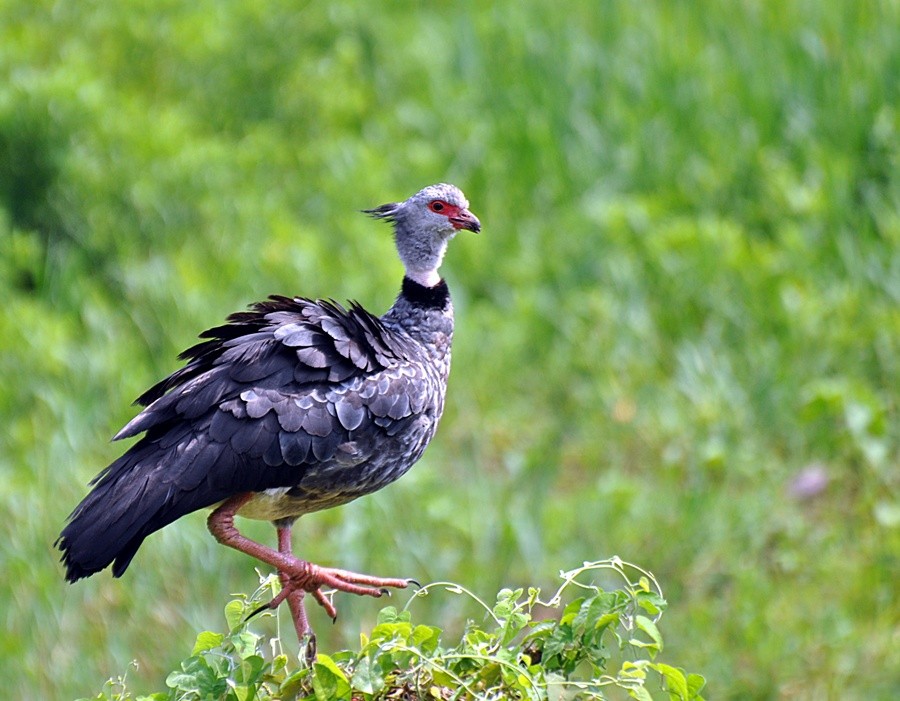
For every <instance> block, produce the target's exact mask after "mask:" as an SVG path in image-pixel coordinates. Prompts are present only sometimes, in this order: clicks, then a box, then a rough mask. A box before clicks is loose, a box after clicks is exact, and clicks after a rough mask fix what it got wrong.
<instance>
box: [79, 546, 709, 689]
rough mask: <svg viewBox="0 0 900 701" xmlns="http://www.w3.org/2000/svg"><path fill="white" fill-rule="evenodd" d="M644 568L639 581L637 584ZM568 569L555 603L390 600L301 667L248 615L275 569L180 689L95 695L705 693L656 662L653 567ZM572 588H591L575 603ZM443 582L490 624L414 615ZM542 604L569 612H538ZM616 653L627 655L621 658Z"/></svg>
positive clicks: (516, 597)
mask: <svg viewBox="0 0 900 701" xmlns="http://www.w3.org/2000/svg"><path fill="white" fill-rule="evenodd" d="M604 572H607V573H609V572H611V573H614V574H615V575H617V577H618V578H619V579H620V581H621V584H620V586H621V588H619V589H613V590H610V591H605V590H604V589H603V588H601V587H600V586H598V585H597V584H595V583H593V582H587V583H586V582H584V580H585V578H586V575H590V576H591V577H592V578H594V579H596V578H597V576H598V575H600V576H602V575H603V574H604ZM635 572H637V573H638V575H639V576H638V579H637V581H631V578H632V577H633V576H634V573H635ZM561 576H562V578H563V584H562V585H561V586H560V587H559V589H557V591H556V592H555V594H554V595H553V596H552V597H551V598H550V599H549V600H548V601H542V600H541V598H540V594H541V591H540V589H537V588H529V589H528V591H527V593H526V592H525V590H524V589H516V590H511V589H503V590H501V591H500V592H499V593H498V594H497V602H496V604H494V605H493V606H488V605H487V604H485V603H484V602H483V601H481V600H480V599H479V598H478V597H477V596H475V595H474V594H472V593H471V592H469V591H468V590H466V589H465V588H463V587H461V586H459V585H457V584H452V583H447V582H442V583H436V584H430V585H428V586H426V587H423V588H422V589H420V590H419V591H418V592H417V593H416V594H415V595H413V597H412V598H411V599H410V600H409V602H408V603H407V605H406V606H405V607H404V609H403V610H402V611H398V610H397V609H396V608H395V607H393V606H388V607H386V608H383V609H382V610H381V612H380V613H379V614H378V620H377V622H376V624H375V626H374V628H373V629H372V631H371V633H370V634H369V635H362V636H361V641H360V649H359V650H343V651H341V652H338V653H335V654H332V655H326V654H323V653H321V652H320V653H319V654H318V656H317V657H316V658H315V660H313V661H311V662H308V663H305V662H301V664H300V665H299V666H298V665H294V664H292V663H291V662H290V661H289V658H288V656H287V655H285V654H284V653H283V652H281V651H280V650H281V642H280V640H279V639H278V638H272V639H266V638H265V637H264V636H261V635H258V634H256V633H253V632H251V631H250V629H249V627H248V626H247V623H246V618H247V616H248V615H250V614H251V613H252V612H253V611H254V610H256V609H257V608H258V607H259V606H260V605H261V604H264V603H265V602H267V601H268V600H269V599H271V597H272V595H273V586H272V585H273V583H274V582H275V577H274V576H270V577H268V578H265V579H263V581H262V586H260V588H259V589H258V590H257V591H256V592H255V594H254V595H253V596H251V597H240V598H238V599H234V600H232V601H231V602H230V603H229V604H228V606H227V607H226V612H225V615H226V618H227V619H228V620H229V622H231V621H234V620H237V623H236V625H233V626H231V628H230V632H229V633H228V634H227V635H223V634H221V633H212V632H209V631H204V632H202V633H200V634H199V635H198V636H197V642H196V644H195V645H194V649H193V650H192V651H191V656H190V657H189V658H187V659H186V660H184V661H182V662H181V665H180V669H179V670H177V671H174V672H172V673H171V674H169V675H168V677H167V678H166V686H167V687H168V691H166V692H160V693H155V694H150V695H149V696H135V695H133V694H132V693H131V692H130V691H128V689H127V688H126V683H125V679H124V678H123V677H120V678H118V679H115V680H110V681H109V682H107V684H106V685H105V687H104V689H103V691H102V692H101V693H100V694H99V695H97V696H96V697H94V701H129V700H130V701H192V700H194V699H196V700H197V701H203V700H208V701H212V700H218V699H220V700H221V701H250V700H251V699H253V700H256V701H266V700H268V699H305V700H308V701H332V700H334V701H339V700H343V701H375V700H376V699H395V698H402V699H423V700H424V699H437V700H438V701H440V700H441V699H473V700H475V699H485V700H486V699H528V700H532V701H542V700H550V699H553V700H557V699H564V698H565V699H571V700H572V701H575V700H576V699H581V700H584V701H586V700H587V699H606V698H609V696H608V695H609V694H610V693H611V692H612V691H614V690H616V689H618V690H621V691H624V692H626V693H627V694H628V695H629V696H631V697H632V698H635V699H639V700H640V701H650V700H652V699H653V698H654V694H652V693H651V689H653V688H658V691H657V692H656V696H655V698H665V697H667V698H668V699H670V701H691V700H697V701H702V698H703V697H702V696H700V691H701V690H702V689H703V686H704V685H705V683H706V680H705V679H704V678H703V677H702V676H700V675H698V674H688V673H685V671H684V670H682V669H679V668H677V667H673V666H672V665H669V664H664V663H662V662H657V661H656V658H657V654H658V653H660V652H661V651H662V647H663V641H662V636H661V635H660V632H659V629H658V628H657V625H656V623H657V622H658V621H659V619H660V618H661V617H662V614H663V611H664V610H665V608H666V601H665V600H664V599H663V598H662V592H661V591H660V589H659V585H658V584H657V582H656V580H655V579H654V578H653V577H652V575H650V574H649V573H647V572H644V571H643V570H640V569H639V568H637V567H635V566H634V565H631V564H628V563H625V562H622V561H621V560H619V559H618V558H613V559H611V560H605V561H602V562H589V563H588V562H586V563H584V565H583V566H582V567H579V568H577V569H575V570H571V571H569V572H562V573H561ZM569 589H581V590H582V591H583V592H584V594H583V595H582V596H578V597H577V598H574V599H572V600H571V601H569V602H568V603H566V604H565V605H563V602H564V599H566V598H568V597H569V591H568V590H569ZM435 590H437V591H440V592H443V593H446V592H450V593H453V594H460V595H464V596H467V597H469V599H470V600H471V601H473V602H475V603H476V604H477V605H478V606H479V607H480V608H481V609H482V614H483V616H481V618H482V619H483V623H479V622H477V621H476V620H474V619H470V620H468V621H467V623H466V627H465V630H464V632H463V634H462V636H461V638H460V640H459V642H458V643H456V644H455V645H453V646H451V647H448V646H446V645H445V644H444V641H443V639H442V635H443V631H442V630H441V629H440V628H437V627H434V626H428V625H423V624H416V625H413V623H412V613H411V611H410V610H409V609H410V608H411V607H414V606H415V604H416V602H417V601H418V600H419V599H421V598H422V597H425V596H429V595H433V592H435ZM538 608H539V609H540V611H541V612H542V613H543V614H544V615H546V614H547V613H549V612H550V611H554V612H556V613H557V616H556V617H553V618H544V619H541V620H536V619H535V616H534V613H535V610H536V609H538ZM639 612H643V613H647V614H650V616H652V618H650V617H648V616H645V615H643V613H639ZM264 615H271V614H268V613H267V614H264ZM236 617H237V618H236ZM644 653H646V656H643V655H644ZM614 656H617V657H619V658H621V660H616V663H615V666H612V658H613V657H614ZM653 682H656V683H653ZM83 701H87V700H83Z"/></svg>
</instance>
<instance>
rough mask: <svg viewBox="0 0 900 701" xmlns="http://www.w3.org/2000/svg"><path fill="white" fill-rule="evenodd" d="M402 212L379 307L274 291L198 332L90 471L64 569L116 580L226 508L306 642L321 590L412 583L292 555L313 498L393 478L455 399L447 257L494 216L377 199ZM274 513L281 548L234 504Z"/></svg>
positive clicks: (222, 532)
mask: <svg viewBox="0 0 900 701" xmlns="http://www.w3.org/2000/svg"><path fill="white" fill-rule="evenodd" d="M366 212H367V213H368V214H371V215H372V216H373V217H376V218H378V219H384V220H386V221H389V222H391V223H392V224H393V227H394V234H395V241H396V245H397V251H398V252H399V254H400V259H401V261H402V262H403V266H404V268H405V272H406V274H405V276H404V278H403V285H402V287H401V290H400V295H399V296H398V297H397V301H396V302H395V303H394V305H393V306H392V307H391V308H390V309H389V310H388V311H387V313H386V314H384V315H383V316H381V317H377V316H374V315H372V314H370V313H369V312H367V311H366V310H365V309H363V308H362V307H360V306H359V305H358V304H356V303H351V304H350V305H349V308H346V309H345V308H344V307H342V306H340V305H339V304H336V303H334V302H330V301H322V300H319V301H312V300H309V299H304V298H302V297H295V298H293V299H290V298H287V297H278V296H272V297H270V298H269V299H268V300H267V301H265V302H259V303H257V304H255V305H253V306H252V307H251V308H250V311H246V312H240V313H237V314H232V315H231V316H230V317H229V318H228V323H227V324H225V325H224V326H219V327H217V328H214V329H210V330H209V331H206V332H204V333H203V334H201V338H205V339H209V340H206V341H203V342H201V343H199V344H197V345H195V346H193V347H192V348H189V349H188V350H186V351H185V352H184V353H183V354H182V355H181V358H182V359H185V360H187V361H188V363H187V364H186V365H185V366H184V367H183V368H181V369H180V370H177V371H176V372H174V373H173V374H172V375H170V376H169V377H167V378H166V379H164V380H163V381H162V382H160V383H159V384H157V385H155V386H154V387H152V388H151V389H150V390H148V391H147V392H145V393H144V394H143V395H142V396H141V397H139V398H138V400H137V402H138V403H140V404H142V405H144V406H145V407H146V408H145V409H144V410H143V411H141V413H140V414H138V415H137V416H136V417H135V418H134V419H132V421H131V422H130V423H128V425H127V426H125V427H124V428H123V429H122V430H121V431H119V433H118V434H117V435H116V436H115V439H120V438H129V437H132V436H137V435H139V434H141V433H143V434H144V435H143V437H142V438H141V439H140V440H139V441H138V442H137V443H135V444H134V445H133V446H132V447H131V448H130V449H129V450H128V451H127V452H126V453H125V454H124V455H123V456H122V457H120V458H119V459H118V460H116V461H115V462H113V463H112V464H111V465H110V466H109V467H107V468H106V469H105V470H103V472H101V473H100V474H99V475H98V476H97V477H96V478H95V479H94V481H93V482H92V483H91V484H92V485H93V489H92V490H91V492H90V493H89V494H88V495H87V497H85V499H84V500H83V501H82V502H81V503H80V504H79V505H78V506H77V507H76V508H75V510H74V511H73V512H72V514H71V516H70V517H69V521H68V523H67V525H66V527H65V528H64V530H63V531H62V534H61V535H60V537H59V539H58V541H57V545H58V547H59V549H60V550H61V551H62V562H63V563H64V564H65V567H66V579H68V580H69V581H70V582H74V581H76V580H78V579H81V578H82V577H89V576H90V575H92V574H94V573H95V572H99V571H100V570H102V569H104V568H105V567H107V566H109V565H110V564H111V565H112V571H113V576H115V577H119V576H121V575H122V573H123V572H124V571H125V569H126V568H127V567H128V565H129V563H130V562H131V559H132V558H133V557H134V555H135V553H136V552H137V550H138V548H139V547H140V545H141V543H142V542H143V540H144V538H146V537H147V536H148V535H150V534H151V533H153V532H154V531H157V530H159V529H160V528H162V527H163V526H166V525H168V524H170V523H171V522H172V521H174V520H175V519H177V518H179V517H181V516H184V515H185V514H188V513H191V512H192V511H196V510H198V509H203V508H206V507H213V508H214V511H213V512H212V514H210V516H209V520H208V525H209V530H210V531H211V532H212V534H213V535H214V536H215V537H216V539H217V540H218V541H219V542H220V543H223V544H224V545H228V546H230V547H232V548H235V549H237V550H240V551H242V552H245V553H247V554H248V555H252V556H253V557H255V558H258V559H259V560H262V561H263V562H266V563H268V564H269V565H271V566H272V567H274V568H275V569H277V570H278V572H279V576H280V579H281V582H282V590H281V593H280V594H279V595H278V596H277V597H276V598H275V599H274V600H273V601H272V602H271V604H270V606H271V607H272V608H274V607H275V606H277V605H278V604H280V603H281V602H282V601H284V600H285V599H287V601H288V605H289V606H290V609H291V614H292V617H293V620H294V626H295V628H296V630H297V635H298V637H299V638H300V639H301V641H302V640H303V639H304V638H306V637H307V636H309V637H310V638H311V636H312V631H311V629H310V626H309V623H308V621H307V618H306V613H305V611H304V608H303V597H304V595H305V593H306V592H309V593H311V594H312V595H313V597H314V598H315V599H316V600H317V601H318V602H319V603H320V604H321V605H322V606H323V607H324V608H325V610H326V611H327V612H328V614H329V615H330V616H331V617H334V616H335V615H336V611H335V608H334V606H333V604H332V603H331V602H330V601H329V600H328V599H327V598H326V597H325V595H324V594H323V593H322V591H321V587H323V586H327V587H333V588H334V589H337V590H341V591H345V592H350V593H353V594H364V595H370V596H380V595H381V594H382V593H383V592H384V591H385V588H387V587H399V588H402V587H406V586H407V585H408V584H409V582H410V581H411V580H406V579H382V578H378V577H371V576H368V575H361V574H356V573H353V572H347V571H344V570H339V569H333V568H326V567H320V566H318V565H315V564H312V563H310V562H306V561H305V560H301V559H299V558H297V557H295V556H294V555H293V554H292V550H291V526H292V524H293V523H294V521H295V520H296V519H297V518H298V517H300V516H302V515H303V514H307V513H310V512H313V511H319V510H321V509H327V508H330V507H333V506H338V505H339V504H345V503H346V502H348V501H351V500H353V499H356V498H357V497H359V496H362V495H363V494H368V493H369V492H373V491H375V490H377V489H381V488H382V487H384V486H385V485H387V484H389V483H391V482H393V481H394V480H396V479H397V478H398V477H400V476H401V475H403V474H404V473H405V472H406V471H407V470H408V469H409V468H410V467H411V466H412V465H413V463H415V462H416V461H417V460H418V459H419V458H420V457H421V455H422V452H423V451H424V450H425V446H426V445H428V442H429V441H430V440H431V437H432V436H433V435H434V432H435V430H436V429H437V424H438V420H439V419H440V417H441V412H442V411H443V408H444V394H445V390H446V386H447V375H448V373H449V371H450V341H451V336H452V334H453V307H452V304H451V301H450V293H449V290H448V289H447V284H446V282H444V280H443V279H441V277H440V276H439V274H438V268H439V267H440V265H441V261H442V259H443V257H444V253H445V251H446V250H447V244H448V242H449V241H450V239H452V238H453V237H454V236H455V235H456V233H457V232H458V231H459V230H460V229H468V230H469V231H474V232H478V231H480V230H481V224H480V223H479V221H478V219H477V218H476V217H475V216H474V215H473V214H472V213H471V212H470V211H469V203H468V201H467V200H466V198H465V196H464V195H463V193H462V192H461V191H460V190H459V189H458V188H456V187H454V186H453V185H447V184H439V185H431V186H429V187H426V188H425V189H423V190H421V191H420V192H417V193H416V194H415V195H413V196H412V197H410V198H409V199H408V200H406V201H405V202H399V203H391V204H386V205H382V206H381V207H377V208H375V209H370V210H366ZM236 514H238V515H241V516H246V517H248V518H255V519H264V520H269V521H272V522H273V523H274V524H275V528H276V529H277V532H278V549H277V550H274V549H272V548H269V547H267V546H265V545H262V544H260V543H257V542H255V541H252V540H250V539H249V538H246V537H245V536H243V535H241V533H240V532H238V530H237V528H236V527H235V525H234V517H235V515H236Z"/></svg>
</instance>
